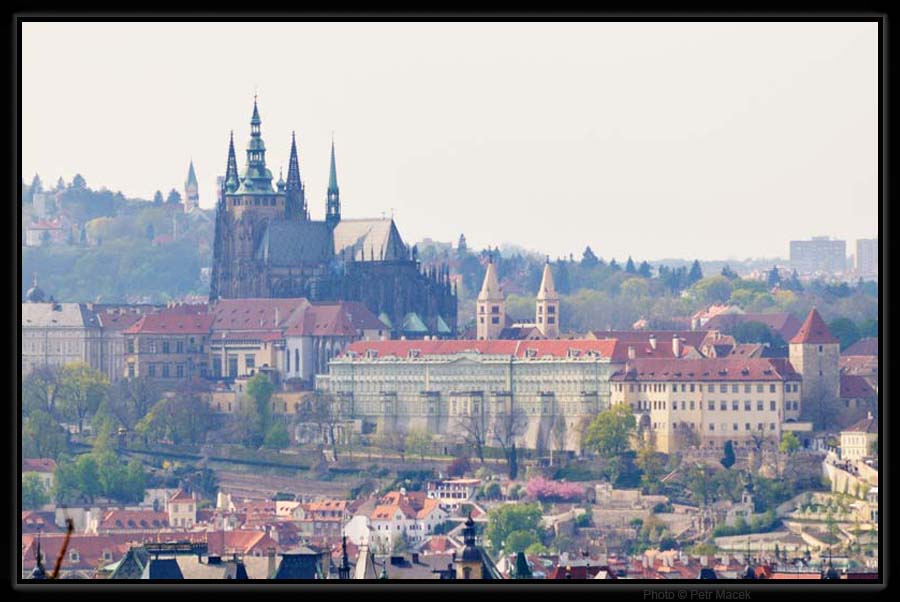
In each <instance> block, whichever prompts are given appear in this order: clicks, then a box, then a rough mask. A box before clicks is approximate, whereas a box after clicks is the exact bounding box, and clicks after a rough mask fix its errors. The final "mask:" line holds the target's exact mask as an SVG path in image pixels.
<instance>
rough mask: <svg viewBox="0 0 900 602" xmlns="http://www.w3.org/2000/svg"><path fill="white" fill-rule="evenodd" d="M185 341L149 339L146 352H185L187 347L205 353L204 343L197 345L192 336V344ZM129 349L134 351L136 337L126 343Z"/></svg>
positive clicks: (195, 351)
mask: <svg viewBox="0 0 900 602" xmlns="http://www.w3.org/2000/svg"><path fill="white" fill-rule="evenodd" d="M184 343H185V342H184V341H175V344H174V345H172V342H171V341H153V340H151V341H148V342H147V351H146V352H145V353H173V350H174V353H184V352H185V349H187V351H188V353H203V345H200V346H199V347H195V341H194V338H193V337H191V340H190V344H189V345H187V346H186V345H185V344H184ZM125 346H126V348H127V349H128V353H134V339H128V342H127V343H126V344H125Z"/></svg>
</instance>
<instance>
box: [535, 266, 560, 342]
mask: <svg viewBox="0 0 900 602" xmlns="http://www.w3.org/2000/svg"><path fill="white" fill-rule="evenodd" d="M534 323H535V324H536V325H537V328H538V330H540V331H541V334H542V335H544V336H545V337H546V338H548V339H557V338H559V294H558V293H557V292H556V287H555V286H554V285H553V272H552V271H550V256H549V255H548V256H547V261H546V262H545V263H544V274H543V276H541V287H540V289H538V294H537V302H536V306H535V313H534Z"/></svg>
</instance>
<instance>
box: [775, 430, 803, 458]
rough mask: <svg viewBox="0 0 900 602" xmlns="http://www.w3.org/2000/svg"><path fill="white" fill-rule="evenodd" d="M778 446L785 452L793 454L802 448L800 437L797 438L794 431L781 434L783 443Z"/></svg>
mask: <svg viewBox="0 0 900 602" xmlns="http://www.w3.org/2000/svg"><path fill="white" fill-rule="evenodd" d="M778 448H779V449H780V450H781V453H783V454H788V455H789V456H790V455H793V454H794V452H796V451H797V450H798V449H800V439H798V438H797V435H795V434H794V432H793V431H786V432H785V433H783V434H782V435H781V444H780V445H779V446H778Z"/></svg>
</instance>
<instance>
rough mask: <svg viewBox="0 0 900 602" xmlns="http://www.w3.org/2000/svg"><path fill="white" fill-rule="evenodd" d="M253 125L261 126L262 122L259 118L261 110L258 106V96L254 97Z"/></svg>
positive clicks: (251, 120) (251, 121) (251, 119)
mask: <svg viewBox="0 0 900 602" xmlns="http://www.w3.org/2000/svg"><path fill="white" fill-rule="evenodd" d="M250 123H251V124H256V125H259V124H260V123H262V120H261V119H260V118H259V108H257V106H256V96H254V97H253V116H252V117H251V118H250Z"/></svg>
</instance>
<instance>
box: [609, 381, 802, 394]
mask: <svg viewBox="0 0 900 602" xmlns="http://www.w3.org/2000/svg"><path fill="white" fill-rule="evenodd" d="M615 386H616V387H617V389H616V390H617V391H624V390H625V385H624V384H622V383H618V384H616V385H615ZM635 386H637V387H638V389H637V390H638V392H640V393H650V392H652V393H665V392H666V391H668V390H669V389H668V387H669V385H668V384H666V383H644V384H638V385H635V384H634V383H631V384H629V385H628V391H629V392H631V393H634V391H635ZM671 387H672V389H671V390H672V392H674V393H677V392H678V391H679V388H678V387H679V385H678V383H674V384H672V385H671ZM728 389H729V386H728V385H727V384H719V393H728ZM680 390H681V392H682V393H687V392H690V393H695V392H697V391H700V392H702V391H703V385H699V384H695V383H681V389H680ZM784 390H785V392H786V393H791V392H794V393H797V392H799V391H800V385H799V384H796V383H785V384H784ZM706 391H707V392H708V393H715V392H716V385H714V384H709V385H706ZM776 391H777V385H775V384H770V385H769V393H775V392H776ZM731 392H732V393H740V392H741V385H739V384H732V385H731ZM752 392H753V385H749V384H745V385H744V393H752ZM756 392H757V393H764V392H765V385H762V384H757V385H756Z"/></svg>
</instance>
